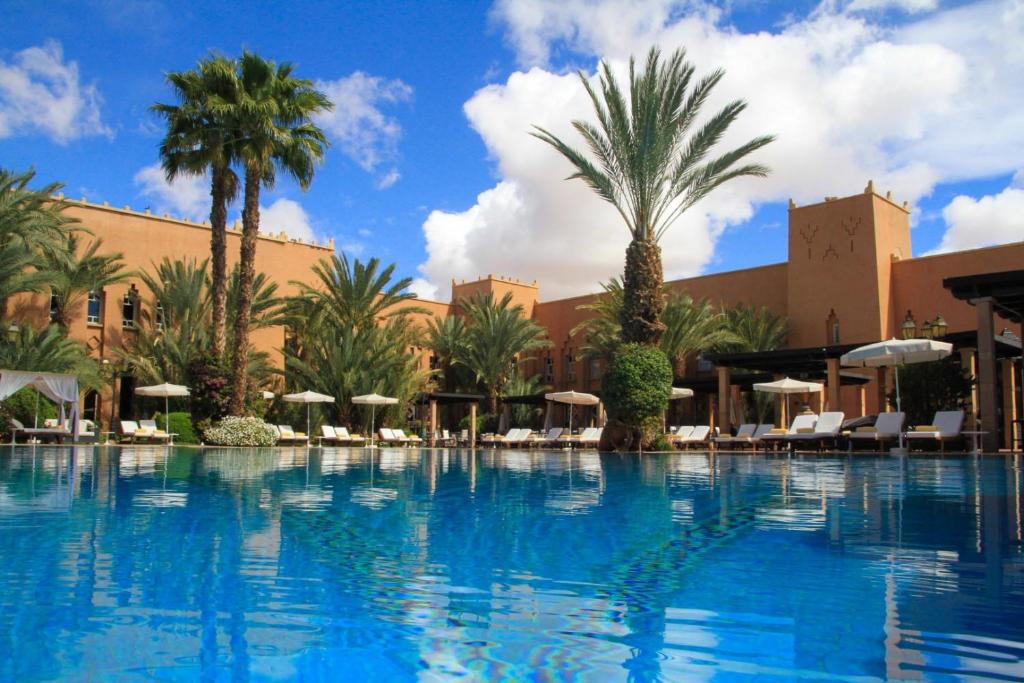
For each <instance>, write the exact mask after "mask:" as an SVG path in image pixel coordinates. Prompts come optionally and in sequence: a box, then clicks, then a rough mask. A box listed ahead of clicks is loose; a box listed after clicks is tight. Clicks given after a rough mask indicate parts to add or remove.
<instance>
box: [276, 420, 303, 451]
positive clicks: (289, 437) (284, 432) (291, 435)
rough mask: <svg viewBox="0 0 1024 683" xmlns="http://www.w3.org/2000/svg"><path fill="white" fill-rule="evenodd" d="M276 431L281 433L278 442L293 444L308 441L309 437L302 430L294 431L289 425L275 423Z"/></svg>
mask: <svg viewBox="0 0 1024 683" xmlns="http://www.w3.org/2000/svg"><path fill="white" fill-rule="evenodd" d="M277 431H278V433H279V434H280V435H281V439H280V441H279V442H278V443H287V444H292V445H295V446H297V445H299V444H308V443H309V437H308V436H306V435H305V434H303V433H302V432H297V431H295V430H294V429H292V427H291V425H277Z"/></svg>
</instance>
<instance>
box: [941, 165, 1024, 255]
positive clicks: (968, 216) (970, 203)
mask: <svg viewBox="0 0 1024 683" xmlns="http://www.w3.org/2000/svg"><path fill="white" fill-rule="evenodd" d="M942 217H943V219H945V221H946V225H947V226H948V227H947V229H946V233H945V234H944V235H943V236H942V242H941V243H940V244H939V246H938V247H937V248H936V249H935V250H934V252H933V253H940V252H946V251H959V250H961V249H976V248H978V247H986V246H990V245H993V244H1006V243H1008V242H1020V241H1024V171H1018V172H1017V174H1016V175H1015V176H1014V179H1013V182H1012V183H1011V184H1010V185H1009V186H1007V187H1006V188H1005V189H1004V190H1003V191H1002V192H999V193H998V194H994V195H985V196H983V197H979V198H977V199H975V198H974V197H968V196H966V195H959V196H957V197H954V198H953V201H951V202H950V203H949V204H947V205H946V208H944V209H943V210H942Z"/></svg>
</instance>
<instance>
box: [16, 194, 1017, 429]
mask: <svg viewBox="0 0 1024 683" xmlns="http://www.w3.org/2000/svg"><path fill="white" fill-rule="evenodd" d="M65 201H67V200H65ZM68 213H69V214H71V215H73V216H75V217H76V218H78V219H79V220H81V222H82V224H83V225H84V226H86V227H87V228H89V230H91V231H92V232H93V233H94V235H95V237H97V238H100V239H102V240H103V245H104V250H105V251H119V252H121V253H123V255H124V260H125V263H126V265H127V267H128V268H129V269H131V270H135V271H141V270H147V269H148V270H150V271H151V272H152V269H153V264H155V263H158V262H159V261H161V260H162V259H164V258H165V257H169V258H172V259H196V260H202V259H205V258H207V257H208V256H209V250H210V228H209V226H208V225H207V224H205V223H195V222H190V221H187V220H182V219H176V218H171V217H170V216H155V215H152V214H151V213H150V212H149V211H141V212H140V211H134V210H131V209H129V208H127V207H125V208H123V209H118V208H113V207H110V206H107V205H105V204H104V205H97V204H92V203H89V202H86V201H85V200H81V201H71V202H70V208H69V209H68ZM240 230H241V228H240V225H238V224H236V225H235V226H232V228H231V229H230V230H229V232H228V268H229V269H230V268H231V267H233V266H234V264H235V262H236V261H237V254H238V243H239V239H240V237H241V232H240ZM1022 234H1024V230H1022ZM788 250H789V253H788V259H787V261H786V262H784V263H775V264H768V265H764V266H759V267H755V268H747V269H743V270H736V271H730V272H724V273H716V274H713V275H704V276H699V277H693V278H686V279H682V280H676V281H673V282H670V283H669V285H670V286H671V287H672V288H673V289H675V290H676V291H679V292H685V293H686V294H689V295H690V296H692V297H693V298H694V299H701V298H707V299H708V300H710V301H711V303H712V304H714V305H715V306H734V305H736V304H745V305H749V306H754V307H766V308H768V309H770V310H771V311H773V312H775V313H777V314H779V315H782V316H785V317H786V319H787V320H788V340H787V346H788V347H789V348H792V349H801V348H819V347H835V346H839V345H845V344H853V343H870V342H874V341H879V340H881V339H887V338H891V337H899V336H901V332H902V328H903V326H904V324H905V323H906V322H907V321H908V320H911V321H913V322H914V323H915V325H920V324H922V323H923V322H924V321H925V320H928V319H932V318H934V317H936V316H938V315H941V316H942V317H943V319H944V320H945V321H946V323H947V326H948V331H949V332H950V333H958V332H967V331H971V330H974V329H976V322H977V318H976V313H975V311H974V309H973V307H972V306H971V305H969V304H968V303H966V302H963V301H959V300H957V299H955V298H954V297H953V296H952V295H951V294H950V292H949V291H947V290H946V289H944V288H943V284H942V282H943V279H944V278H948V277H953V276H961V275H972V274H976V273H985V272H993V271H1001V270H1011V269H1014V268H1020V267H1021V264H1022V263H1024V242H1017V243H1013V244H1008V245H1002V246H997V247H987V248H981V249H975V250H968V251H960V252H953V253H945V254H936V255H929V256H921V257H916V258H915V257H913V256H912V250H911V228H910V207H909V206H908V205H907V204H906V203H899V202H898V201H896V200H894V199H893V198H892V196H891V194H889V193H886V194H885V195H883V194H881V193H880V192H878V191H876V189H875V187H874V185H873V183H871V182H869V183H868V185H867V187H865V188H864V190H863V191H862V192H861V193H859V194H855V195H851V196H848V197H841V198H840V197H826V198H825V200H824V201H822V202H820V203H816V204H810V205H807V206H797V205H796V204H794V203H792V202H790V207H789V225H788ZM333 251H334V245H333V244H332V243H331V242H328V243H327V244H324V245H318V244H316V243H304V242H300V241H296V240H294V239H289V238H288V237H287V236H286V235H285V234H283V233H280V234H277V235H273V234H265V235H261V236H260V240H259V247H258V249H257V262H256V268H257V271H258V272H262V273H265V274H266V275H267V276H268V277H269V278H270V279H272V280H273V281H274V282H276V283H277V284H278V287H279V290H278V293H279V294H280V295H283V296H287V295H291V294H294V293H296V287H295V286H294V285H293V284H292V283H293V282H295V281H299V282H310V281H311V279H312V273H311V269H312V267H313V265H314V264H316V263H317V262H318V261H319V260H321V259H324V258H329V257H330V256H331V254H332V253H333ZM595 284H596V283H595ZM477 293H485V294H486V293H491V294H493V295H494V296H495V297H496V298H501V297H503V296H504V295H505V294H510V295H511V297H512V301H513V302H514V303H516V304H520V305H522V307H523V310H524V312H525V314H526V315H527V316H529V317H531V318H533V319H534V320H536V321H537V322H538V323H539V324H540V325H541V326H542V327H543V328H544V329H545V330H547V336H548V339H549V340H550V341H551V343H552V346H551V348H549V349H547V350H545V351H542V352H540V354H539V355H538V356H536V357H534V358H531V359H528V360H526V362H525V368H524V369H525V372H527V373H529V374H534V373H536V374H539V375H541V377H542V378H543V380H544V382H545V383H546V384H549V385H551V386H552V387H554V388H555V389H558V390H562V389H578V390H594V389H597V388H598V387H599V386H600V379H601V372H602V370H603V368H602V364H601V362H600V361H599V360H590V361H585V360H584V359H583V358H582V356H581V354H580V348H581V346H582V343H583V341H584V340H583V339H580V338H578V336H573V335H572V334H571V330H572V329H573V328H574V327H575V326H576V325H578V324H579V323H580V322H582V321H583V320H584V319H585V317H586V316H587V315H588V313H587V312H586V311H583V310H580V308H579V307H580V306H581V305H584V304H587V303H591V302H593V301H594V300H595V298H596V297H597V296H598V294H589V295H585V296H579V297H573V298H568V299H559V300H553V301H543V300H542V299H541V289H540V285H539V284H538V283H537V282H523V281H520V280H517V279H515V278H513V277H507V276H495V275H488V276H486V277H482V278H480V279H478V280H474V281H469V282H466V281H462V282H455V281H454V280H453V281H452V297H451V300H450V301H448V302H440V301H428V300H423V299H420V300H419V301H417V305H418V306H419V307H421V308H424V309H426V310H427V311H428V313H427V314H416V316H418V317H426V316H428V315H429V316H441V317H443V316H448V315H457V314H458V305H457V304H458V301H459V300H460V299H462V298H464V297H468V296H472V295H474V294H477ZM151 298H152V295H151V293H150V292H148V291H146V290H145V286H144V284H143V283H142V282H141V280H138V279H133V280H132V281H130V282H128V283H126V284H123V285H118V286H114V287H109V288H107V289H106V290H104V291H102V292H96V293H94V294H93V295H92V296H90V300H89V302H88V304H87V305H86V307H85V309H83V310H81V311H77V312H75V314H74V318H73V320H72V324H71V328H70V334H71V336H72V337H73V338H76V339H79V340H81V341H82V342H84V343H85V344H86V346H87V347H88V348H89V350H90V352H91V353H92V354H93V355H94V356H95V357H97V358H112V357H113V356H112V349H113V348H117V347H119V346H122V345H124V344H125V343H126V342H128V341H129V340H130V338H131V336H132V335H133V334H136V327H135V326H136V320H137V317H135V316H137V312H135V311H133V309H132V306H133V305H134V306H139V305H147V302H148V305H153V302H151V301H150V299H151ZM47 303H48V301H47V297H46V296H43V295H35V296H26V297H21V298H20V299H18V300H16V301H15V309H14V311H13V312H14V314H15V316H16V317H20V318H28V319H30V320H32V321H33V322H34V323H35V324H45V323H46V320H47V311H48V305H47ZM997 331H998V330H997ZM1012 332H1013V333H1015V334H1016V335H1020V330H1019V329H1014V330H1012ZM285 336H286V330H285V329H284V328H283V327H271V328H268V329H264V330H259V331H256V332H255V333H254V335H253V343H254V344H255V345H256V346H257V347H258V348H259V349H261V350H264V351H266V352H268V353H270V354H271V358H272V359H273V360H274V362H275V363H277V364H278V365H280V363H281V359H282V355H281V349H282V348H283V347H284V344H285ZM410 351H411V352H413V353H417V354H419V355H420V357H421V363H422V364H423V365H424V366H427V365H428V364H429V363H430V356H429V352H428V351H426V350H425V349H420V348H413V349H410ZM960 351H961V354H962V357H963V359H964V363H965V367H968V368H971V367H973V366H972V363H973V356H972V353H971V350H970V349H969V348H967V349H966V350H965V349H963V348H961V349H960ZM688 368H689V371H688V374H691V375H692V376H693V377H694V378H698V379H699V378H700V377H706V378H714V377H715V373H716V369H715V368H714V367H711V366H710V364H708V363H707V362H702V361H700V360H699V359H698V361H697V362H695V363H690V364H688ZM1001 373H1002V374H1001V375H1000V381H1001V385H1002V386H1001V391H1002V392H1003V393H1004V395H1005V396H1006V397H1007V401H1009V402H1010V405H1009V406H1006V409H1004V410H1003V412H1004V413H1005V414H1006V415H1007V416H1012V415H1015V414H1017V413H1018V412H1019V406H1017V405H1016V403H1015V400H1016V399H1015V398H1014V397H1015V396H1016V395H1017V392H1018V386H1019V385H1018V379H1017V378H1018V377H1019V375H1015V374H1014V365H1013V361H1010V362H1008V363H1004V364H1003V365H1002V366H1001ZM869 379H870V380H871V381H870V382H869V383H868V384H867V385H860V386H859V387H858V386H854V387H844V388H843V389H842V390H841V391H839V390H837V391H836V393H835V394H830V395H829V396H822V397H820V399H819V400H818V404H819V405H817V406H816V407H818V408H826V407H835V408H837V409H842V410H844V411H845V412H847V414H849V415H854V414H861V413H863V412H875V411H878V410H879V409H881V408H882V406H883V403H884V400H885V399H884V396H885V392H886V391H887V383H888V382H889V381H890V380H889V378H888V376H887V375H886V374H885V373H882V374H880V375H877V376H870V377H869ZM129 382H130V380H129ZM111 397H112V392H110V391H109V390H107V391H106V392H105V393H104V392H101V393H100V394H99V395H98V396H93V397H90V398H89V399H88V401H87V405H86V406H85V411H86V413H88V414H92V415H95V416H97V417H101V418H103V419H106V418H108V417H109V415H110V412H109V406H110V403H111ZM698 399H699V397H698ZM89 401H91V402H92V404H90V403H89ZM830 404H831V405H830ZM835 404H839V405H838V406H837V405H835ZM704 405H705V404H702V403H699V402H698V406H697V407H698V408H702V407H703V406H704ZM1005 405H1006V401H1004V406H1005ZM706 406H707V410H708V412H711V413H714V412H715V410H716V407H717V406H719V404H716V403H715V402H714V401H712V400H711V399H710V398H709V399H708V401H707V404H706ZM718 412H719V416H718V419H717V422H718V423H719V424H728V422H729V421H730V420H732V421H735V420H734V419H732V418H730V417H728V416H727V417H726V418H725V419H722V417H723V416H722V415H721V410H720V409H719V410H718ZM695 414H698V415H701V416H703V417H707V414H706V413H705V412H704V411H703V410H700V409H698V410H697V411H696V413H695ZM709 419H713V420H714V419H715V418H714V417H710V418H709ZM1008 419H1010V418H1009V417H1008Z"/></svg>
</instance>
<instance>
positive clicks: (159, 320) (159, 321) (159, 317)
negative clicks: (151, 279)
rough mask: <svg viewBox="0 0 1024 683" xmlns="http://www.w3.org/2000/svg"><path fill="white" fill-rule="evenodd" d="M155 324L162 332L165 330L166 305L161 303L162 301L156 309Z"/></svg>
mask: <svg viewBox="0 0 1024 683" xmlns="http://www.w3.org/2000/svg"><path fill="white" fill-rule="evenodd" d="M153 325H154V326H155V327H156V329H158V330H160V331H161V332H163V330H164V305H163V304H162V303H160V302H157V304H156V309H155V310H154V314H153Z"/></svg>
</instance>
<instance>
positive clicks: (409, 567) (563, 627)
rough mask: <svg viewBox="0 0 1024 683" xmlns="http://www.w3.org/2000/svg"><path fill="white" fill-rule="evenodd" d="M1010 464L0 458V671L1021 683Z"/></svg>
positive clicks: (212, 454)
mask: <svg viewBox="0 0 1024 683" xmlns="http://www.w3.org/2000/svg"><path fill="white" fill-rule="evenodd" d="M1022 489H1024V482H1022V474H1021V462H1020V458H1019V456H1016V457H1015V456H1007V457H1000V458H986V459H972V458H966V459H962V458H956V457H945V458H930V457H913V458H909V459H895V458H889V457H883V458H872V457H864V456H856V457H852V458H851V457H845V456H841V457H821V456H807V457H798V456H793V457H787V456H770V457H760V456H751V455H717V456H714V455H708V454H703V453H702V454H678V455H667V454H666V455H644V456H643V457H641V458H638V457H636V456H618V455H597V454H588V453H583V454H580V453H574V454H572V455H571V456H570V455H569V454H568V453H562V452H555V453H529V452H524V451H506V452H493V451H487V452H480V451H477V452H476V453H475V454H471V453H470V452H468V451H459V450H452V451H416V450H381V451H380V452H378V453H375V454H373V455H372V460H371V454H370V452H369V451H364V450H346V449H324V450H317V449H313V450H312V451H310V452H309V454H308V456H307V452H306V451H304V450H301V449H294V450H291V449H277V450H273V449H267V450H228V449H224V450H216V449H209V450H206V451H199V450H185V449H179V450H173V451H171V452H170V453H169V454H168V453H167V452H166V451H165V450H164V449H162V448H148V447H141V448H125V449H118V448H110V449H103V448H91V447H89V448H77V449H71V448H61V447H38V448H31V447H17V448H16V449H14V450H12V449H11V448H10V447H5V448H3V449H0V569H2V573H0V680H4V681H30V680H56V679H59V680H172V681H174V680H181V681H192V680H225V681H226V680H290V679H293V678H303V679H305V680H396V681H403V680H414V679H422V680H430V681H434V680H436V681H442V680H481V679H496V680H497V679H501V680H517V681H518V680H539V681H561V680H583V681H615V680H633V681H649V680H666V681H683V680H685V681H691V680H703V679H716V680H757V681H774V680H780V681H781V680H793V679H804V680H879V679H886V678H889V679H908V680H939V681H942V680H975V679H985V678H989V679H992V680H1020V679H1021V678H1022V677H1024V547H1022V514H1024V510H1022V502H1021V501H1022Z"/></svg>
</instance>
